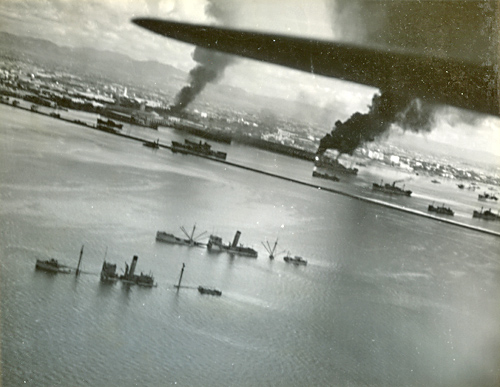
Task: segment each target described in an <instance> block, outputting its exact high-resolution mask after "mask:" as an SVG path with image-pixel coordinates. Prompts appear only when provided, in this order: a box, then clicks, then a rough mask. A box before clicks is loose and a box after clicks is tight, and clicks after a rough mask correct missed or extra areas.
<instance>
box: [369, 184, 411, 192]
mask: <svg viewBox="0 0 500 387" xmlns="http://www.w3.org/2000/svg"><path fill="white" fill-rule="evenodd" d="M372 188H373V190H374V191H379V192H383V193H386V194H390V195H401V196H411V194H412V191H410V190H405V189H404V186H403V188H399V187H398V186H396V181H395V182H393V183H392V184H388V183H386V184H383V183H382V181H381V182H380V184H377V183H373V186H372Z"/></svg>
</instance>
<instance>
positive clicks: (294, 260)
mask: <svg viewBox="0 0 500 387" xmlns="http://www.w3.org/2000/svg"><path fill="white" fill-rule="evenodd" d="M283 260H284V261H285V262H286V263H293V264H294V265H303V266H305V265H307V261H306V260H305V259H304V258H302V257H299V256H298V255H296V256H295V257H292V256H291V255H290V253H288V255H287V256H286V257H284V258H283Z"/></svg>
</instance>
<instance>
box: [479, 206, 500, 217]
mask: <svg viewBox="0 0 500 387" xmlns="http://www.w3.org/2000/svg"><path fill="white" fill-rule="evenodd" d="M472 217H473V218H479V219H484V220H500V215H499V214H494V213H493V212H492V211H491V208H490V209H489V210H486V211H483V207H481V210H480V211H476V210H474V212H473V213H472Z"/></svg>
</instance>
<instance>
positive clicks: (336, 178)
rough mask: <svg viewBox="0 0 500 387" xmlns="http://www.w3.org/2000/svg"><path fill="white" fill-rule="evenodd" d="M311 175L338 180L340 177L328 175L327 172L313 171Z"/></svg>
mask: <svg viewBox="0 0 500 387" xmlns="http://www.w3.org/2000/svg"><path fill="white" fill-rule="evenodd" d="M312 175H313V177H319V178H320V179H326V180H332V181H340V179H339V178H338V177H337V176H335V175H333V176H332V175H329V174H328V173H320V172H316V171H313V173H312Z"/></svg>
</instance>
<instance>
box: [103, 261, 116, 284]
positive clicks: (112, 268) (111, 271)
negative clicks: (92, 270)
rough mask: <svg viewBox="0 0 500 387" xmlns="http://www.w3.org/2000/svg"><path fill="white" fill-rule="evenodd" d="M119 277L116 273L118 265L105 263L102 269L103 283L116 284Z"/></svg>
mask: <svg viewBox="0 0 500 387" xmlns="http://www.w3.org/2000/svg"><path fill="white" fill-rule="evenodd" d="M118 279H119V276H118V273H117V272H116V265H115V264H111V263H109V262H106V261H104V263H103V264H102V269H101V281H102V282H116V281H118Z"/></svg>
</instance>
